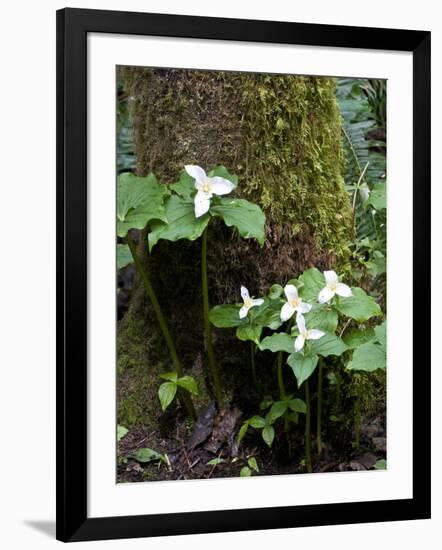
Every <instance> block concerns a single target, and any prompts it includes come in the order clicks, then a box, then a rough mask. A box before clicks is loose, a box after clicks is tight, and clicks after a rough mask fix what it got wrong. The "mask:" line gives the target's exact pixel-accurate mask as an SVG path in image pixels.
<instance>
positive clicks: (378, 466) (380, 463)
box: [374, 458, 387, 470]
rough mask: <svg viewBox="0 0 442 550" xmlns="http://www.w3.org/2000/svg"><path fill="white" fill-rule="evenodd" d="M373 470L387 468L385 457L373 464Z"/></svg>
mask: <svg viewBox="0 0 442 550" xmlns="http://www.w3.org/2000/svg"><path fill="white" fill-rule="evenodd" d="M374 468H375V470H386V469H387V461H386V460H385V458H381V459H380V460H378V461H377V462H376V464H375V465H374Z"/></svg>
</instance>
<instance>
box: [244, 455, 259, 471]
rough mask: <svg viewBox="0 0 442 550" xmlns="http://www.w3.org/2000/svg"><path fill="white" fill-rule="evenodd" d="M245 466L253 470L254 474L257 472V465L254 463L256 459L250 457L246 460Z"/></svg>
mask: <svg viewBox="0 0 442 550" xmlns="http://www.w3.org/2000/svg"><path fill="white" fill-rule="evenodd" d="M247 464H248V465H249V466H250V468H252V470H255V472H259V468H258V463H257V462H256V458H255V457H254V456H251V457H250V458H249V459H248V460H247Z"/></svg>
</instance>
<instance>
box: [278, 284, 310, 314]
mask: <svg viewBox="0 0 442 550" xmlns="http://www.w3.org/2000/svg"><path fill="white" fill-rule="evenodd" d="M284 294H285V296H286V298H287V302H286V303H285V304H284V305H283V306H282V309H281V321H288V320H289V319H290V317H291V316H292V315H293V314H294V313H295V311H296V312H298V313H301V314H303V313H308V312H309V311H310V310H311V309H312V306H311V305H310V304H307V303H306V302H303V301H302V299H301V298H300V297H299V296H298V289H297V288H296V287H295V285H286V286H285V287H284Z"/></svg>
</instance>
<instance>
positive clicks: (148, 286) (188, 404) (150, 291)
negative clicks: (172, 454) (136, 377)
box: [126, 234, 196, 419]
mask: <svg viewBox="0 0 442 550" xmlns="http://www.w3.org/2000/svg"><path fill="white" fill-rule="evenodd" d="M126 241H127V244H128V246H129V249H130V252H131V254H132V258H133V260H134V263H135V267H136V268H137V271H138V275H139V276H140V278H141V280H142V281H143V285H144V288H145V290H146V294H147V296H148V297H149V299H150V301H151V303H152V306H153V309H154V311H155V314H156V316H157V320H158V324H159V325H160V328H161V332H162V333H163V336H164V339H165V340H166V344H167V348H168V349H169V354H170V358H171V359H172V363H173V366H174V368H175V370H176V372H177V373H178V376H180V377H181V376H183V367H182V366H181V361H180V360H179V358H178V354H177V352H176V349H175V344H174V342H173V339H172V336H171V334H170V332H169V327H168V326H167V322H166V319H165V318H164V315H163V312H162V310H161V306H160V304H159V302H158V299H157V297H156V294H155V291H154V289H153V287H152V285H151V283H150V281H149V278H148V276H147V273H146V271H145V270H144V268H143V265H142V263H141V260H140V258H139V257H138V254H137V252H136V248H135V244H134V242H133V240H132V239H131V237H130V236H129V234H128V235H127V237H126ZM180 396H181V397H182V400H183V403H184V405H185V407H186V408H187V410H188V412H189V414H190V416H191V417H192V418H194V419H195V418H196V413H195V407H194V406H193V402H192V398H191V397H190V395H189V394H188V393H187V392H184V391H183V392H181V391H180Z"/></svg>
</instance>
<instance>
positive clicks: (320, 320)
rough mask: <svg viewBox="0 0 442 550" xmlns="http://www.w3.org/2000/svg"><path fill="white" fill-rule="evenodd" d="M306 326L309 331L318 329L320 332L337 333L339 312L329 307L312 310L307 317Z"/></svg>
mask: <svg viewBox="0 0 442 550" xmlns="http://www.w3.org/2000/svg"><path fill="white" fill-rule="evenodd" d="M305 324H306V326H308V328H309V329H312V328H318V329H320V330H327V331H329V332H335V330H336V328H337V326H338V312H337V311H336V310H334V309H329V308H328V307H326V308H324V307H320V308H319V309H312V310H311V311H310V312H309V313H307V314H306V315H305Z"/></svg>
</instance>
